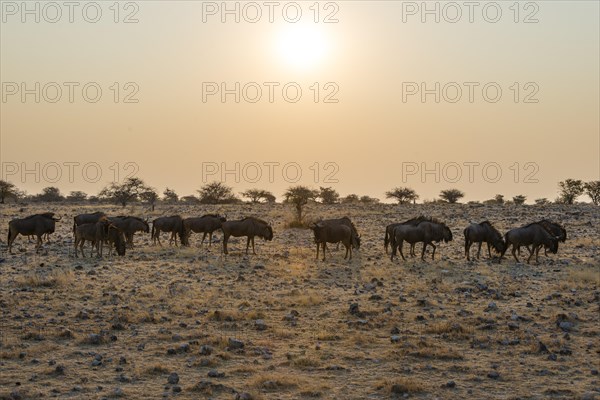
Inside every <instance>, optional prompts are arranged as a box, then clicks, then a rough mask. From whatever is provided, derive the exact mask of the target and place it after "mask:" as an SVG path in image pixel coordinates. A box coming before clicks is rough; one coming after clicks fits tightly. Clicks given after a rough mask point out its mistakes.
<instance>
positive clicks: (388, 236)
mask: <svg viewBox="0 0 600 400" xmlns="http://www.w3.org/2000/svg"><path fill="white" fill-rule="evenodd" d="M425 220H427V217H424V216H422V215H420V216H418V217H416V218H411V219H409V220H408V221H404V222H396V223H393V224H389V225H388V226H386V227H385V236H384V238H383V246H384V248H385V254H388V245H389V244H390V242H391V241H392V235H393V234H394V229H395V228H396V227H397V226H399V225H412V226H417V225H418V224H419V222H421V221H425ZM410 255H411V256H414V255H415V245H414V243H412V244H411V245H410Z"/></svg>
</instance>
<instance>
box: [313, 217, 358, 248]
mask: <svg viewBox="0 0 600 400" xmlns="http://www.w3.org/2000/svg"><path fill="white" fill-rule="evenodd" d="M317 224H318V225H320V226H324V225H345V226H347V227H348V228H350V229H351V230H352V233H353V235H354V236H356V240H354V241H352V247H353V248H355V249H357V250H358V249H359V248H360V235H359V234H358V231H357V230H356V227H355V226H354V224H353V223H352V221H351V220H350V218H348V217H342V218H332V219H323V220H320V221H319V222H317ZM330 243H331V242H330ZM339 247H340V242H338V243H337V247H336V250H339Z"/></svg>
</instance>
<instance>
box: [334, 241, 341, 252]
mask: <svg viewBox="0 0 600 400" xmlns="http://www.w3.org/2000/svg"><path fill="white" fill-rule="evenodd" d="M339 249H340V242H337V243H336V245H335V251H338V250H339Z"/></svg>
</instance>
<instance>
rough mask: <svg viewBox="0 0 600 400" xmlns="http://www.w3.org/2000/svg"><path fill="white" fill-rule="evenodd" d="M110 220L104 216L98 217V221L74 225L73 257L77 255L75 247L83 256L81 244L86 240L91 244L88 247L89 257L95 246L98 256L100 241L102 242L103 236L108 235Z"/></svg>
mask: <svg viewBox="0 0 600 400" xmlns="http://www.w3.org/2000/svg"><path fill="white" fill-rule="evenodd" d="M109 225H110V222H109V221H108V219H107V218H106V217H102V218H100V220H99V221H98V222H89V223H84V224H79V225H77V226H76V227H75V240H74V242H73V244H74V246H75V257H78V254H77V248H79V249H80V250H81V255H82V256H83V257H85V253H84V252H83V245H84V244H85V241H86V240H87V241H88V242H90V243H91V244H92V247H91V249H90V257H91V256H92V255H93V253H94V248H96V254H97V255H98V256H100V250H99V249H100V243H101V242H104V238H105V237H106V236H107V235H108V227H109Z"/></svg>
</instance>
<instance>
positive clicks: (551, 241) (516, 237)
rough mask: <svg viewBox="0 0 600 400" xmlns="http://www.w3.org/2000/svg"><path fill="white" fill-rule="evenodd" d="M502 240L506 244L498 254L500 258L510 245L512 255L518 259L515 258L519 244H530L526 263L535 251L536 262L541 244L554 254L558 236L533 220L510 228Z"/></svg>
mask: <svg viewBox="0 0 600 400" xmlns="http://www.w3.org/2000/svg"><path fill="white" fill-rule="evenodd" d="M504 240H505V241H506V246H505V247H504V251H502V253H501V254H500V259H501V260H502V257H503V256H504V253H506V250H508V248H509V247H510V246H511V245H512V255H513V257H514V258H515V260H516V261H517V262H520V261H519V259H518V258H517V255H516V251H517V249H518V248H519V247H520V246H531V249H530V250H529V258H528V259H527V263H529V262H530V261H531V257H532V256H533V253H535V261H536V262H538V254H539V252H540V249H541V248H542V246H545V247H546V248H548V249H550V251H551V252H552V253H554V254H556V252H557V251H558V238H557V237H556V236H554V235H552V233H550V232H549V231H548V230H547V229H546V228H545V227H544V226H543V225H541V224H538V223H537V222H533V223H531V224H529V225H525V226H522V227H520V228H515V229H511V230H510V231H508V232H507V233H506V235H504Z"/></svg>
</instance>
